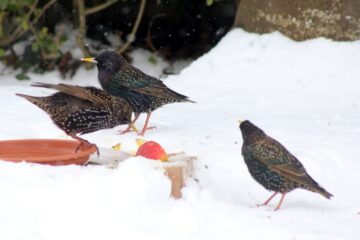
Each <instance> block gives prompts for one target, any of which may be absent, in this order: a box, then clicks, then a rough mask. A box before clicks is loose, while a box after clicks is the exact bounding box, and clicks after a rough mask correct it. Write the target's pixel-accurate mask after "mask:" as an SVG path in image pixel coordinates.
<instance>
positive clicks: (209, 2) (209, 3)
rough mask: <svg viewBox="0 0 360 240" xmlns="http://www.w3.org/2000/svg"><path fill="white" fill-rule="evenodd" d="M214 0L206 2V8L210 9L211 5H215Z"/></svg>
mask: <svg viewBox="0 0 360 240" xmlns="http://www.w3.org/2000/svg"><path fill="white" fill-rule="evenodd" d="M213 3H214V0H206V6H208V7H210V6H211V5H213Z"/></svg>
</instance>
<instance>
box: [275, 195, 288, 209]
mask: <svg viewBox="0 0 360 240" xmlns="http://www.w3.org/2000/svg"><path fill="white" fill-rule="evenodd" d="M285 195H286V193H283V194H282V195H281V199H280V202H279V204H278V205H277V206H276V208H275V209H274V211H277V210H279V209H280V207H281V204H282V202H283V201H284V198H285Z"/></svg>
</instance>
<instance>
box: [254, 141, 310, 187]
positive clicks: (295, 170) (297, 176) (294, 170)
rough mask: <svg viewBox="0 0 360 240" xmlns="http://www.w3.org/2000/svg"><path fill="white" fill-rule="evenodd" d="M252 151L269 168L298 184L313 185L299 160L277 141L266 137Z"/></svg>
mask: <svg viewBox="0 0 360 240" xmlns="http://www.w3.org/2000/svg"><path fill="white" fill-rule="evenodd" d="M254 152H255V158H256V159H257V160H259V161H261V162H262V163H264V164H265V165H266V166H267V167H268V168H269V169H270V170H273V171H275V172H278V173H280V174H281V175H283V176H285V177H287V178H289V179H291V180H293V181H295V182H298V183H300V184H305V185H313V181H312V179H311V178H309V177H308V174H307V172H306V170H305V168H304V166H303V165H302V164H301V162H300V161H299V160H298V159H297V158H296V157H295V156H294V155H292V154H291V153H290V152H289V151H288V150H287V149H286V148H285V147H284V146H283V145H282V144H281V143H279V142H278V141H276V140H274V139H272V138H267V139H266V141H264V142H262V144H260V145H259V150H258V151H254Z"/></svg>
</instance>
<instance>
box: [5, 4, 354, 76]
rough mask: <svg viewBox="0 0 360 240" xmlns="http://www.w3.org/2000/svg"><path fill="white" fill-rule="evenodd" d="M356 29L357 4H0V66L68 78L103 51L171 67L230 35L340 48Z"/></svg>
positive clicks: (205, 50) (203, 51) (21, 73)
mask: <svg viewBox="0 0 360 240" xmlns="http://www.w3.org/2000/svg"><path fill="white" fill-rule="evenodd" d="M359 26H360V1H358V0H334V1H328V0H303V1H294V0H238V1H236V0H169V1H165V0H72V1H70V0H0V60H1V62H2V63H3V65H4V67H5V68H12V69H17V70H19V73H18V74H17V78H18V79H19V80H24V79H28V77H27V73H28V72H37V73H43V72H46V71H52V70H58V71H59V72H60V73H61V75H62V77H63V78H71V77H72V76H73V75H74V74H75V73H76V71H77V69H78V68H79V67H81V66H84V67H86V68H91V67H93V66H91V65H82V63H80V61H79V60H78V59H79V58H80V57H82V56H96V55H97V54H98V53H99V52H101V51H103V50H104V49H111V50H115V51H118V52H119V53H121V54H123V55H124V56H125V57H127V58H128V60H130V61H131V58H130V57H129V56H128V52H129V51H132V50H134V49H138V48H141V49H145V50H148V51H150V52H152V53H153V54H154V55H156V56H157V57H161V58H164V59H166V60H167V61H169V62H171V61H175V60H179V59H189V60H193V59H196V58H197V57H199V56H201V55H202V54H204V53H205V52H207V51H208V50H209V49H211V48H212V47H213V46H214V45H215V44H217V42H218V41H219V40H220V39H221V38H222V37H223V36H224V35H225V34H226V33H227V32H228V31H230V30H231V28H233V27H241V28H244V29H245V30H246V31H250V32H257V33H266V32H272V31H280V32H282V33H283V34H285V35H287V36H289V37H290V38H292V39H294V40H297V41H302V40H306V39H309V38H314V37H319V36H324V37H328V38H331V39H334V40H340V41H344V40H356V39H359V37H360V27H359ZM149 61H150V62H151V61H156V60H155V58H151V57H150V58H149Z"/></svg>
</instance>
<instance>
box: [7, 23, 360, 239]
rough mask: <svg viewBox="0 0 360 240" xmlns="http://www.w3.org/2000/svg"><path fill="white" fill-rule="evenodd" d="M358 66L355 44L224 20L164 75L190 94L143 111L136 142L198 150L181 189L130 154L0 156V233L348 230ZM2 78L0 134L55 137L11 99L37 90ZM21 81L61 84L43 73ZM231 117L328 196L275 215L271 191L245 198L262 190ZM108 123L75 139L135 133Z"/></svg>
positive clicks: (193, 234) (356, 202) (308, 198)
mask: <svg viewBox="0 0 360 240" xmlns="http://www.w3.org/2000/svg"><path fill="white" fill-rule="evenodd" d="M139 54H141V51H139ZM137 57H139V56H135V57H134V58H135V59H138V60H137V62H138V63H141V62H142V61H140V60H139V58H137ZM145 58H148V56H145ZM359 63H360V41H355V42H333V41H330V40H327V39H322V38H319V39H314V40H309V41H305V42H294V41H292V40H289V39H288V38H286V37H284V36H282V35H281V34H279V33H272V34H265V35H258V34H250V33H247V32H244V31H243V30H240V29H235V30H233V31H231V32H230V33H228V34H227V35H226V36H225V37H224V38H223V40H222V41H221V42H220V43H219V44H218V45H217V46H216V47H215V48H214V49H212V50H211V51H210V52H209V53H207V54H205V55H204V56H202V57H201V58H199V59H198V60H196V61H194V62H193V63H192V64H191V65H190V66H188V67H187V68H186V69H184V70H183V71H182V72H181V73H180V74H179V75H173V76H169V77H167V78H166V79H164V82H165V83H166V84H167V85H168V86H169V87H171V88H172V89H174V90H176V91H178V92H180V93H182V94H185V95H187V96H189V97H190V99H192V100H194V101H196V102H197V103H196V104H191V103H179V104H169V105H167V106H164V107H163V108H161V109H159V110H157V111H155V112H154V114H153V116H152V119H151V120H150V125H155V126H157V130H151V131H148V132H147V136H146V138H147V139H148V140H150V139H151V140H155V141H158V142H160V143H162V144H163V146H164V147H165V149H166V150H167V151H168V152H179V151H182V150H185V151H186V152H187V153H189V154H190V155H195V156H197V157H198V160H197V161H196V171H195V177H196V179H197V180H198V181H190V182H189V184H188V186H187V187H186V188H185V189H184V190H183V195H184V197H183V199H181V200H174V199H172V198H170V197H169V193H170V182H169V180H168V179H167V178H166V177H165V176H163V174H162V173H161V172H159V171H158V170H156V169H153V168H152V167H151V165H150V164H148V162H147V160H146V159H143V158H131V159H128V160H126V161H125V162H123V163H122V164H120V166H119V168H117V169H108V168H106V167H104V166H86V167H79V166H67V167H50V166H39V165H32V164H25V163H20V164H12V163H7V162H0V172H1V174H0V189H1V191H0V239H27V240H29V239H30V240H31V239H62V240H63V239H145V238H146V239H156V240H160V239H196V240H202V239H204V240H205V239H206V240H208V239H227V240H231V239H253V238H255V239H359V238H360V228H359V220H360V215H359V211H360V194H357V191H358V189H359V188H360V174H359V173H360V161H359V159H358V156H359V155H360V147H359V142H360V141H359V140H360V137H359V136H360V111H359V110H360V109H359V108H360V94H359V92H360V81H359V76H360V68H359V67H358V66H359ZM161 64H162V65H166V64H165V63H161ZM158 71H159V70H156V72H158ZM96 76H97V71H96V70H93V71H89V72H86V71H85V70H80V71H79V73H78V74H77V75H76V76H75V79H74V81H73V82H71V83H74V84H82V85H95V86H99V84H98V83H97V80H96ZM1 78H2V79H1V81H2V84H3V85H2V87H1V88H0V94H1V95H0V96H1V97H0V106H1V109H2V113H1V117H0V124H1V126H2V130H1V135H0V138H1V139H16V138H34V137H37V138H68V137H67V136H66V135H65V134H64V133H63V132H61V131H60V130H58V129H57V128H56V127H55V126H54V125H53V124H52V123H51V121H50V120H49V118H48V117H47V115H46V114H45V113H43V112H42V111H41V110H39V109H37V108H36V107H35V106H32V105H31V104H30V103H28V102H26V101H24V99H21V98H18V97H16V96H14V93H16V92H21V93H25V94H33V95H46V94H49V93H51V91H50V90H48V89H39V88H29V87H28V86H29V84H30V83H29V82H19V81H16V80H14V76H13V75H9V76H1ZM31 78H32V81H43V82H59V81H61V80H60V78H59V76H58V74H57V73H55V72H54V73H49V74H46V75H43V76H39V75H35V74H33V75H31ZM9 103H11V104H9ZM238 119H242V120H245V119H249V120H251V121H252V122H253V123H254V124H256V125H257V126H259V127H260V128H262V129H263V130H264V131H265V132H266V133H268V134H269V135H270V136H272V137H274V138H275V139H277V140H279V141H280V142H281V143H283V144H284V145H285V146H286V147H287V148H288V149H289V150H290V151H291V152H292V153H293V154H294V155H296V156H297V157H298V158H299V160H300V161H301V162H302V163H303V164H304V166H305V167H306V169H307V170H308V172H309V174H310V175H311V176H312V177H313V178H314V179H315V180H317V181H318V182H319V183H320V184H321V185H322V186H323V187H324V188H326V189H327V190H328V191H329V192H331V193H332V194H334V198H333V199H332V200H330V201H329V200H327V199H325V198H323V197H322V196H320V195H318V194H315V193H311V192H307V191H304V190H295V191H294V192H292V193H290V194H288V195H287V196H286V198H285V201H284V204H283V206H282V209H281V210H280V211H278V212H273V211H272V209H273V208H274V206H275V205H276V203H277V202H276V201H278V200H279V199H278V198H276V199H274V200H273V201H274V202H272V203H271V204H270V206H269V207H261V208H257V207H255V206H256V204H257V203H261V202H263V201H264V200H265V199H266V198H267V197H269V196H270V193H269V192H267V191H266V190H265V189H263V188H262V187H261V186H260V185H259V184H257V183H256V182H255V181H254V180H253V179H252V178H251V176H250V174H249V173H248V171H247V168H246V165H245V163H244V161H243V159H242V157H241V144H242V137H241V133H240V131H239V128H238V122H237V120H238ZM143 123H144V117H142V118H141V120H140V121H139V122H138V124H139V125H140V126H141V125H142V124H143ZM121 128H124V127H117V128H115V129H108V130H102V131H99V132H96V133H92V134H88V135H85V136H84V137H85V138H87V139H88V140H89V141H91V142H94V143H96V144H98V145H99V146H100V147H110V146H112V145H114V144H116V143H118V142H122V143H123V146H124V149H125V150H129V151H130V150H133V149H134V147H135V142H134V139H135V138H136V137H137V136H136V135H135V134H127V135H118V134H117V132H118V131H119V129H121Z"/></svg>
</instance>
